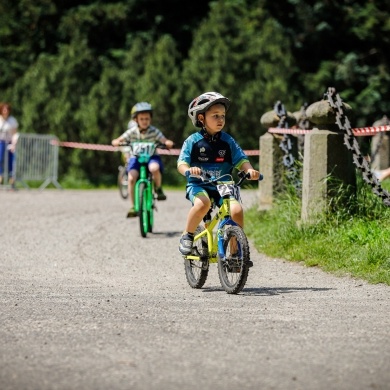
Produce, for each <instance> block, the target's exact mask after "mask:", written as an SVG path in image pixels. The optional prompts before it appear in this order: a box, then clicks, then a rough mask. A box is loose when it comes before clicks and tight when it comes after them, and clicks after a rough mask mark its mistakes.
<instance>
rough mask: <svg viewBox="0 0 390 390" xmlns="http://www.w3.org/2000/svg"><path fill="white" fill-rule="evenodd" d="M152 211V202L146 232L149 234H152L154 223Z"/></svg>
mask: <svg viewBox="0 0 390 390" xmlns="http://www.w3.org/2000/svg"><path fill="white" fill-rule="evenodd" d="M153 211H154V205H153V202H152V204H151V205H150V210H148V221H149V226H148V232H149V233H153V223H154V215H153Z"/></svg>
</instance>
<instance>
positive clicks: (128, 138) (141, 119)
mask: <svg viewBox="0 0 390 390" xmlns="http://www.w3.org/2000/svg"><path fill="white" fill-rule="evenodd" d="M152 114H153V109H152V106H151V105H150V104H149V103H147V102H140V103H137V104H136V105H135V106H134V107H133V108H132V110H131V117H132V119H133V120H134V121H135V122H136V124H137V125H136V126H132V127H130V128H129V129H127V130H126V131H125V132H124V133H123V134H122V135H121V136H120V137H118V138H116V139H114V140H112V141H111V144H112V145H113V146H120V145H123V144H124V143H126V144H131V143H132V142H134V141H140V140H142V141H154V142H155V143H156V144H163V145H165V146H166V148H167V149H171V148H172V147H173V141H171V140H169V139H167V138H166V137H165V136H164V134H163V133H162V132H161V131H160V130H159V129H158V128H157V127H155V126H152V125H151V123H152ZM139 168H140V166H139V162H138V160H137V158H136V157H134V156H132V157H130V159H129V161H128V164H127V172H128V178H129V181H128V183H129V199H130V210H129V212H128V213H127V218H132V217H136V216H137V212H136V211H135V210H134V187H135V183H136V182H137V179H138V177H139ZM148 168H149V171H150V172H151V173H152V175H153V181H154V185H155V190H156V193H157V200H165V199H166V198H167V197H166V196H165V194H164V192H163V190H162V187H161V183H162V172H163V164H162V161H161V157H160V156H159V155H158V154H157V152H155V154H154V155H153V156H152V157H151V159H150V161H149V165H148Z"/></svg>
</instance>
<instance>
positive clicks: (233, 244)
mask: <svg viewBox="0 0 390 390" xmlns="http://www.w3.org/2000/svg"><path fill="white" fill-rule="evenodd" d="M225 176H228V177H229V179H230V180H228V181H221V179H222V178H223V177H225ZM238 176H239V181H238V182H237V183H235V181H234V179H233V177H232V176H231V175H223V176H221V177H219V178H218V179H214V178H210V177H209V178H207V176H206V178H204V177H202V176H196V177H198V178H201V179H202V181H203V182H204V183H209V184H212V185H214V186H215V187H216V189H217V190H218V192H219V194H220V196H221V198H222V204H221V206H220V207H219V210H217V211H216V212H215V214H214V215H213V216H212V213H213V211H214V209H215V208H216V206H217V205H216V204H215V202H214V201H212V204H211V207H210V210H209V212H208V213H207V214H206V216H205V217H204V218H203V221H204V226H201V225H199V226H198V227H197V229H196V231H195V234H194V244H193V249H192V252H191V254H189V255H186V256H183V257H184V269H185V274H186V278H187V282H188V284H189V285H190V286H191V287H192V288H202V287H203V285H204V284H205V282H206V279H207V276H208V273H209V267H210V263H218V276H219V280H220V283H221V285H222V288H223V289H224V290H225V291H226V292H227V293H228V294H237V293H239V292H240V291H241V290H242V289H243V288H244V286H245V283H246V281H247V278H248V273H249V268H250V267H252V266H253V263H252V261H251V260H250V250H249V244H248V239H247V237H246V235H245V232H244V230H243V229H242V228H241V227H240V226H239V225H237V224H236V223H235V222H234V221H233V219H232V217H231V213H230V202H231V200H233V199H236V200H238V201H239V202H240V201H241V197H240V186H241V184H242V183H243V182H244V181H245V180H246V179H247V178H249V175H247V174H246V173H245V172H240V173H239V175H238ZM262 178H263V177H262V175H261V176H260V179H259V180H262ZM215 228H216V229H215Z"/></svg>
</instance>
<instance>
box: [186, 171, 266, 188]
mask: <svg viewBox="0 0 390 390" xmlns="http://www.w3.org/2000/svg"><path fill="white" fill-rule="evenodd" d="M202 175H203V176H202ZM185 176H186V177H187V178H189V177H196V178H198V179H201V180H202V181H203V182H206V183H211V184H214V185H216V184H217V183H218V182H219V181H221V178H222V177H224V176H230V178H231V179H232V181H233V176H232V175H230V174H228V173H225V174H224V175H222V176H220V177H218V178H216V177H213V176H211V175H210V174H209V173H208V172H205V171H202V172H201V175H191V172H190V171H186V173H185ZM238 177H239V178H240V179H239V181H238V182H237V183H236V186H240V185H241V184H242V183H243V182H244V181H245V180H247V179H249V178H250V174H249V173H247V172H244V171H239V172H238ZM206 179H208V180H206ZM263 179H264V176H263V175H262V174H261V173H260V176H259V181H261V180H263Z"/></svg>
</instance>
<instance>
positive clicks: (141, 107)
mask: <svg viewBox="0 0 390 390" xmlns="http://www.w3.org/2000/svg"><path fill="white" fill-rule="evenodd" d="M140 112H150V114H152V112H153V108H152V105H151V104H150V103H147V102H140V103H137V104H135V105H134V106H133V108H132V109H131V111H130V114H131V118H132V119H134V118H135V117H136V116H137V114H139V113H140Z"/></svg>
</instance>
